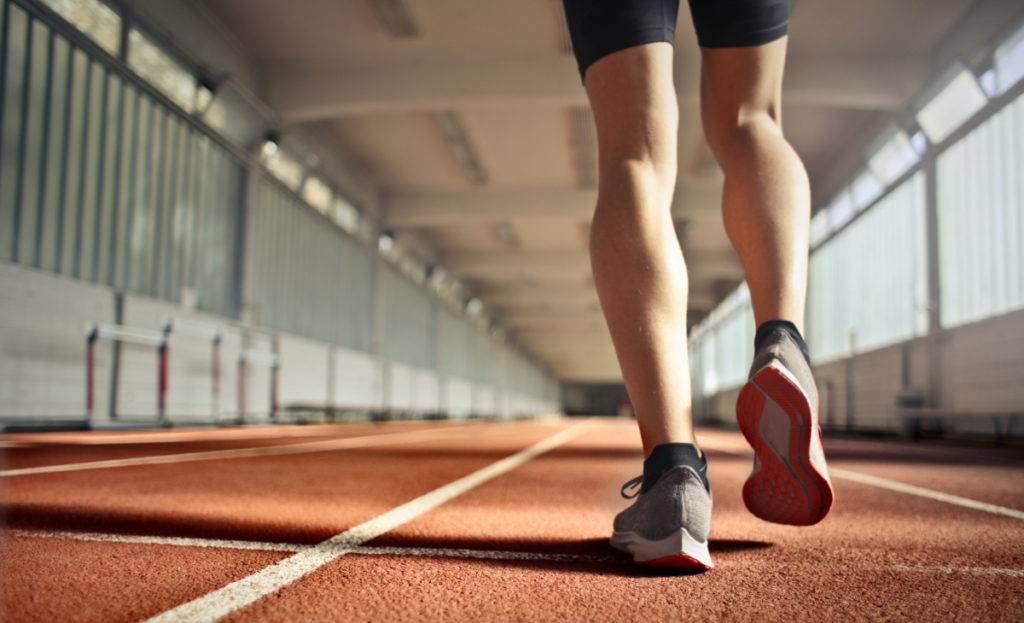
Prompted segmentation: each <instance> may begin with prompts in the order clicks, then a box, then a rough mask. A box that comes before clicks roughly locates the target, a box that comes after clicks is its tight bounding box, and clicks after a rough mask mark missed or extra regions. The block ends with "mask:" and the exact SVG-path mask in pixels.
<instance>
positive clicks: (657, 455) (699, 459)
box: [640, 443, 711, 493]
mask: <svg viewBox="0 0 1024 623" xmlns="http://www.w3.org/2000/svg"><path fill="white" fill-rule="evenodd" d="M680 465H687V466H689V467H692V468H693V469H694V470H696V472H697V473H698V474H700V479H701V480H702V481H703V482H704V488H705V489H707V490H708V493H710V492H711V484H710V483H708V460H707V457H705V456H704V455H703V454H702V453H701V452H700V451H699V450H697V446H695V445H693V444H692V443H663V444H660V445H657V446H654V450H652V451H651V456H649V457H647V458H646V459H645V460H644V482H643V484H642V485H641V486H640V493H646V492H647V491H648V490H649V489H650V488H651V487H653V486H654V483H656V482H658V479H659V478H661V475H662V474H664V473H665V472H667V471H668V470H670V469H672V468H673V467H679V466H680Z"/></svg>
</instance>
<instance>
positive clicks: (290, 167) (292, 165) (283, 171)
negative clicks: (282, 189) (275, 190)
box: [263, 149, 302, 190]
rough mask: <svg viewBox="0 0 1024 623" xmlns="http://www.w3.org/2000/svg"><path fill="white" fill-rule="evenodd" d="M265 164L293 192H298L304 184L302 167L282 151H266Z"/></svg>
mask: <svg viewBox="0 0 1024 623" xmlns="http://www.w3.org/2000/svg"><path fill="white" fill-rule="evenodd" d="M263 164H264V165H265V166H266V167H267V170H268V171H270V172H271V173H273V174H274V177H276V178H277V179H279V180H281V181H282V182H284V184H285V186H287V187H288V188H291V189H292V190H298V189H299V184H301V183H302V166H301V165H300V164H299V163H298V161H296V160H295V159H293V158H292V157H291V156H289V155H288V154H286V153H284V151H283V150H281V149H276V150H273V151H268V150H264V152H263Z"/></svg>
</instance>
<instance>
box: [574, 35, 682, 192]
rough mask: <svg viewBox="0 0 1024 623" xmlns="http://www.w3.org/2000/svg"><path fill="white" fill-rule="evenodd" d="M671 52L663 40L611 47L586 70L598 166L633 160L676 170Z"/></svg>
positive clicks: (667, 172) (669, 172)
mask: <svg viewBox="0 0 1024 623" xmlns="http://www.w3.org/2000/svg"><path fill="white" fill-rule="evenodd" d="M672 57H673V53H672V46H670V45H669V44H668V43H665V42H657V43H648V44H643V45H639V46H634V47H631V48H627V49H624V50H619V51H617V52H613V53H611V54H609V55H607V56H605V57H603V58H601V59H600V60H598V61H597V62H595V63H594V64H593V66H592V67H591V68H590V70H589V71H588V72H587V81H586V88H587V96H588V98H589V99H590V107H591V110H592V111H593V113H594V122H595V125H596V127H597V143H598V158H599V162H600V165H601V169H602V171H603V170H605V169H606V167H608V166H619V165H621V164H622V163H625V162H633V163H647V164H650V165H653V166H655V167H656V168H657V169H658V171H659V173H660V174H662V175H666V176H670V177H671V176H674V175H675V171H674V168H675V161H676V139H677V133H678V125H679V107H678V103H677V101H676V93H675V87H674V85H673V82H672Z"/></svg>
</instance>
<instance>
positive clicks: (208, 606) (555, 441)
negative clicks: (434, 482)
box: [148, 424, 586, 622]
mask: <svg viewBox="0 0 1024 623" xmlns="http://www.w3.org/2000/svg"><path fill="white" fill-rule="evenodd" d="M584 426H586V424H575V425H573V426H571V427H569V428H566V429H564V430H562V431H560V432H557V433H555V434H554V435H551V436H549V437H546V438H545V439H543V440H541V441H539V442H537V443H535V444H534V445H532V446H530V447H528V448H525V449H523V450H520V451H519V452H516V453H515V454H512V455H510V456H507V457H505V458H504V459H501V460H500V461H497V462H495V463H492V464H490V465H488V466H487V467H484V468H482V469H479V470H477V471H475V472H473V473H471V474H469V475H467V476H463V477H462V478H459V479H458V480H455V481H452V482H450V483H448V484H446V485H443V486H441V487H438V488H437V489H434V490H433V491H431V492H429V493H426V494H424V495H421V496H419V497H417V498H414V499H413V500H410V501H409V502H406V503H405V504H402V505H401V506H398V507H396V508H393V509H391V510H390V511H388V512H386V513H384V514H383V515H379V516H377V517H374V518H373V519H371V520H369V521H366V522H364V523H362V524H359V525H358V526H355V527H353V528H350V529H348V530H346V531H344V532H342V533H340V534H336V535H335V536H333V537H331V538H329V539H327V540H326V541H323V542H321V543H318V544H317V545H314V546H312V547H309V548H306V549H303V550H301V551H299V552H297V553H295V554H294V555H292V556H289V557H288V558H285V559H284V560H281V561H280V562H278V563H276V564H273V565H271V566H269V567H266V568H264V569H262V570H260V571H258V572H256V573H254V574H252V575H250V576H248V577H245V578H242V579H241V580H237V581H235V582H232V583H230V584H228V585H227V586H224V587H222V588H219V589H217V590H215V591H213V592H211V593H208V594H206V595H204V596H202V597H199V598H197V599H194V600H192V601H190V602H186V603H184V604H181V605H180V606H177V607H176V608H172V609H170V610H167V611H166V612H163V613H162V614H158V615H156V616H155V617H153V618H151V619H148V621H154V622H170V621H197V622H198V621H216V620H217V619H219V618H221V617H223V616H226V615H228V614H230V613H231V612H234V611H235V610H238V609H239V608H243V607H245V606H247V605H249V604H251V603H253V602H254V601H256V600H258V599H260V598H261V597H264V596H266V595H269V594H271V593H273V592H275V591H277V590H279V589H281V588H284V587H285V586H287V585H289V584H291V583H292V582H294V581H296V580H298V579H299V578H301V577H302V576H304V575H306V574H307V573H310V572H312V571H315V570H316V569H319V568H320V567H323V566H324V565H326V564H327V563H329V562H331V561H332V560H335V559H337V558H339V557H340V556H344V555H345V554H349V553H352V551H353V549H354V548H357V547H359V546H360V545H362V544H363V543H366V542H367V541H369V540H371V539H373V538H376V537H378V536H380V535H381V534H384V533H385V532H387V531H389V530H391V529H393V528H396V527H398V526H400V525H402V524H404V523H406V522H408V521H410V520H412V519H415V518H416V517H419V516H420V515H422V514H424V513H426V512H428V511H430V510H432V509H434V508H436V507H438V506H440V505H441V504H444V503H445V502H447V501H448V500H451V499H452V498H454V497H456V496H458V495H461V494H462V493H465V492H466V491H469V490H470V489H472V488H474V487H476V486H478V485H480V484H483V483H484V482H487V481H488V480H491V479H492V478H496V477H498V476H500V475H502V474H504V473H506V472H509V471H511V470H513V469H515V468H516V467H519V466H520V465H522V464H523V463H526V462H527V461H529V460H530V459H532V458H534V457H536V456H538V455H540V454H543V453H545V452H547V451H549V450H552V449H554V448H556V447H557V446H559V445H561V444H563V443H565V442H567V441H569V440H570V439H571V438H573V437H574V436H576V435H577V434H579V432H580V431H581V430H582V428H583V427H584Z"/></svg>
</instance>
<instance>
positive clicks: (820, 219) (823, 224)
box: [811, 210, 832, 247]
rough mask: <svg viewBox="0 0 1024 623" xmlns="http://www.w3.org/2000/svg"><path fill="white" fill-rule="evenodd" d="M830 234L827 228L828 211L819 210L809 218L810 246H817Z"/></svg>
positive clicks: (830, 231)
mask: <svg viewBox="0 0 1024 623" xmlns="http://www.w3.org/2000/svg"><path fill="white" fill-rule="evenodd" d="M830 233H832V230H831V229H829V226H828V210H819V211H818V213H817V214H815V215H814V217H813V218H811V246H812V247H815V246H818V244H820V243H821V241H822V240H824V239H825V238H828V235H829V234H830Z"/></svg>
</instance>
